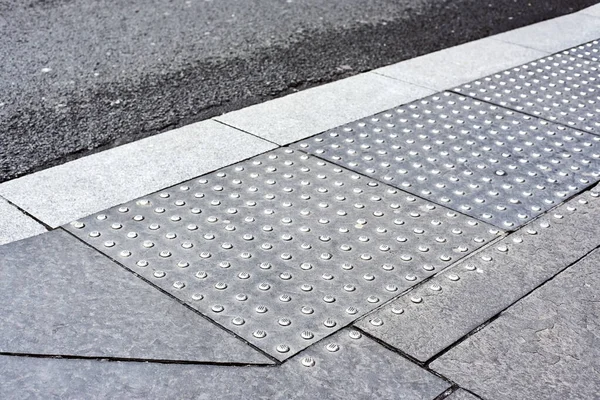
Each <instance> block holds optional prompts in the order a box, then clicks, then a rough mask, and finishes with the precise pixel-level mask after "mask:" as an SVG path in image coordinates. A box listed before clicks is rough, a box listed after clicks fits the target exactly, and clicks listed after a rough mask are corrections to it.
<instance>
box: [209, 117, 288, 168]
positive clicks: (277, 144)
mask: <svg viewBox="0 0 600 400" xmlns="http://www.w3.org/2000/svg"><path fill="white" fill-rule="evenodd" d="M212 120H213V121H215V122H218V123H219V124H221V125H225V126H227V127H229V128H232V129H235V130H238V131H240V132H243V133H246V134H248V135H250V136H254V137H255V138H257V139H260V140H264V141H265V142H269V143H271V144H274V145H275V146H277V147H276V148H279V147H282V146H281V145H280V144H279V143H275V142H273V141H271V140H269V139H267V138H263V137H260V136H258V135H256V134H254V133H252V132H249V131H246V130H244V129H242V128H238V127H237V126H233V125H231V124H228V123H226V122H223V121H221V120H218V119H216V118H212ZM272 150H275V149H271V150H269V151H272ZM260 154H263V153H260ZM260 154H256V155H255V156H254V157H256V156H259V155H260ZM241 161H245V160H241ZM241 161H240V162H241ZM226 167H227V166H224V167H222V168H226ZM219 169H220V168H219ZM208 173H210V172H208Z"/></svg>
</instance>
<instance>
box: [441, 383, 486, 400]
mask: <svg viewBox="0 0 600 400" xmlns="http://www.w3.org/2000/svg"><path fill="white" fill-rule="evenodd" d="M460 391H464V392H467V393H469V394H470V395H472V396H474V397H475V398H477V399H481V400H484V399H483V397H481V396H479V395H478V394H475V393H473V392H472V391H470V390H467V389H465V388H464V387H461V386H458V385H457V384H456V383H454V384H452V386H451V387H450V388H449V389H448V390H446V391H445V392H444V393H442V394H440V395H439V396H438V397H436V398H435V399H433V400H445V399H450V397H451V396H452V395H453V394H455V393H458V392H460Z"/></svg>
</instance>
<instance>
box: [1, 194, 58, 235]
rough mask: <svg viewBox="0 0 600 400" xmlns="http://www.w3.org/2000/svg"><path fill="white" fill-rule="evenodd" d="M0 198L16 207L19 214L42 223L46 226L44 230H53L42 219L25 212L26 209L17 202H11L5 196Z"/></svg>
mask: <svg viewBox="0 0 600 400" xmlns="http://www.w3.org/2000/svg"><path fill="white" fill-rule="evenodd" d="M0 199H2V200H4V201H5V202H7V203H8V204H10V205H11V206H13V207H14V208H16V209H17V210H18V211H19V212H20V213H21V214H23V215H24V216H26V217H27V218H31V219H32V220H34V221H35V222H37V223H38V224H40V225H42V226H43V227H44V228H46V230H47V231H48V232H50V231H53V230H54V228H52V227H51V226H50V225H48V224H46V223H45V222H44V221H42V220H40V219H39V218H37V217H36V216H35V215H32V214H31V213H29V212H27V211H26V210H24V209H23V208H21V207H19V206H18V205H17V204H15V203H13V202H12V201H10V200H8V199H7V198H6V197H3V196H0Z"/></svg>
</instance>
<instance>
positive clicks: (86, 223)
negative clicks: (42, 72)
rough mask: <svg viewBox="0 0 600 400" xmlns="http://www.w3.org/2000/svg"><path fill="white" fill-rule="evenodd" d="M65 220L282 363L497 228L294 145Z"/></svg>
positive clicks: (476, 244) (458, 255)
mask: <svg viewBox="0 0 600 400" xmlns="http://www.w3.org/2000/svg"><path fill="white" fill-rule="evenodd" d="M67 229H69V230H70V231H71V232H73V233H74V234H75V235H77V236H79V237H80V238H81V239H82V240H84V241H86V242H88V243H89V244H90V245H92V246H94V247H95V248H97V249H98V250H99V251H101V252H103V253H106V254H108V255H109V256H110V257H111V258H113V259H116V260H118V261H119V262H120V263H122V264H123V265H125V266H127V268H129V269H131V270H132V271H134V272H135V273H137V274H140V275H142V276H143V277H145V278H146V279H147V280H148V281H150V282H152V283H153V284H155V285H157V286H159V287H161V288H162V289H163V290H165V291H167V292H169V293H171V294H172V295H173V296H175V297H177V298H179V299H180V300H181V301H183V302H185V303H187V304H189V305H190V306H191V307H193V308H195V309H197V310H199V311H200V312H202V313H204V314H206V315H208V316H209V317H210V318H211V319H214V320H215V321H217V322H219V323H220V324H222V325H223V326H225V327H227V328H228V329H231V330H232V331H234V332H236V333H238V334H239V335H240V336H242V337H244V338H245V339H246V340H248V341H249V342H251V343H253V344H254V345H256V346H258V347H259V348H261V349H263V350H264V351H265V352H267V353H269V354H271V355H272V356H273V357H276V358H278V359H281V360H283V359H286V358H289V357H290V356H292V355H293V354H295V353H296V352H298V351H299V350H301V349H303V348H305V347H307V346H309V345H310V344H312V343H314V342H315V341H317V340H319V339H321V338H323V337H325V336H327V335H330V334H331V333H333V332H335V331H336V330H338V329H340V328H341V327H343V326H345V325H347V324H349V323H350V322H352V321H354V320H355V319H356V318H358V317H359V316H360V315H363V314H365V313H366V312H368V311H369V310H372V309H373V308H375V307H377V306H378V305H379V304H381V303H383V302H385V301H386V300H389V299H391V298H393V297H394V296H396V295H397V294H399V293H401V292H402V290H404V289H407V288H409V287H411V286H413V285H415V284H416V283H418V282H419V281H421V280H423V279H425V278H426V277H428V276H430V275H432V274H434V273H435V272H436V271H439V270H442V269H444V268H445V267H447V266H448V265H450V264H451V263H452V262H453V261H455V260H458V259H460V258H462V257H464V256H466V255H467V254H469V253H470V252H472V251H475V250H476V249H478V248H480V247H481V246H483V245H485V243H487V242H489V241H490V240H493V239H495V238H496V237H498V235H499V234H500V232H501V231H499V230H498V229H496V228H495V227H493V226H492V225H487V224H485V223H483V222H479V221H476V220H474V219H471V218H468V217H465V216H463V215H460V214H458V213H455V212H453V211H450V210H448V209H445V208H443V207H441V206H436V205H433V204H432V203H429V202H426V201H424V200H421V199H417V198H415V197H414V196H412V195H410V194H407V193H405V192H402V191H400V190H397V189H395V188H392V187H390V186H387V185H384V184H381V183H377V182H375V181H373V180H371V179H370V178H366V177H361V176H360V175H357V174H355V173H354V172H352V171H349V170H346V169H343V168H340V167H338V166H337V165H334V164H330V163H327V162H325V161H322V160H320V159H318V158H316V157H313V156H309V155H306V154H305V153H303V152H298V151H296V152H295V151H293V150H291V149H278V150H275V151H272V152H269V153H266V154H264V155H261V156H259V157H255V158H253V159H251V160H248V161H245V162H242V163H239V164H236V165H233V166H231V167H228V168H225V169H222V170H219V171H216V172H214V173H212V174H209V175H206V176H203V177H201V178H199V179H195V180H193V181H189V182H184V183H182V184H180V185H178V186H177V187H173V188H170V189H168V190H165V191H162V192H160V193H156V194H153V195H150V196H146V197H143V198H141V199H139V200H135V201H132V202H130V203H126V204H124V205H122V206H119V207H116V208H113V209H110V210H107V211H103V212H101V213H99V214H96V215H92V216H90V217H88V218H85V219H81V220H80V221H77V222H75V223H73V224H71V225H69V226H68V227H67Z"/></svg>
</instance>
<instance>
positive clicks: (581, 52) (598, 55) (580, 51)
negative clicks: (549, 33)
mask: <svg viewBox="0 0 600 400" xmlns="http://www.w3.org/2000/svg"><path fill="white" fill-rule="evenodd" d="M562 54H564V55H566V56H572V57H578V58H585V59H587V60H590V61H595V62H597V61H600V42H599V41H598V40H594V41H591V42H589V43H585V44H582V45H581V46H577V47H573V48H571V49H569V50H565V51H563V52H562Z"/></svg>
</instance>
